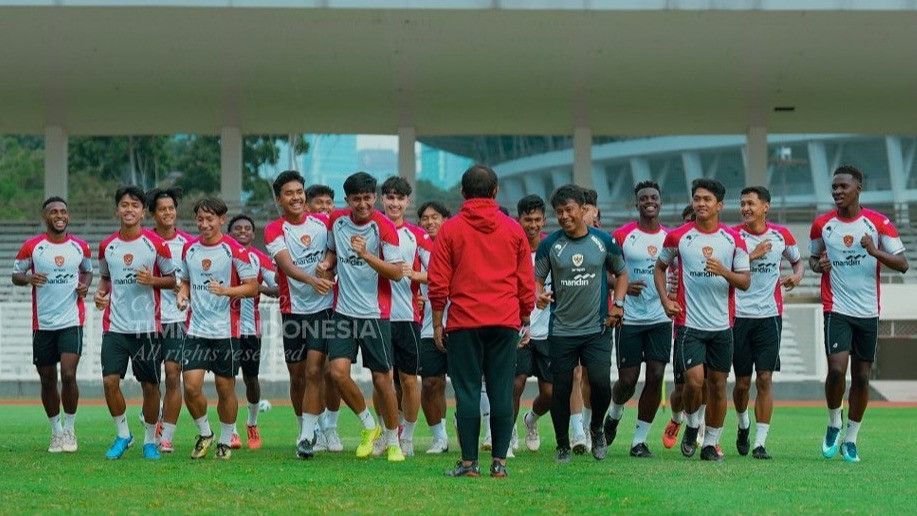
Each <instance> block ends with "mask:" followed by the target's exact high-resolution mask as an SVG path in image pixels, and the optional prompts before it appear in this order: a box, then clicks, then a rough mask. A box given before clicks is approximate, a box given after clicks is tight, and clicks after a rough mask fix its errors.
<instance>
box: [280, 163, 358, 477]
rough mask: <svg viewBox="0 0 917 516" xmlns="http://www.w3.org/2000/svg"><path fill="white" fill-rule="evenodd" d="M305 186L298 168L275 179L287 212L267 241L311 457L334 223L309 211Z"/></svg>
mask: <svg viewBox="0 0 917 516" xmlns="http://www.w3.org/2000/svg"><path fill="white" fill-rule="evenodd" d="M304 188H305V179H303V177H302V176H301V175H300V174H299V172H296V171H295V170H287V171H285V172H281V173H280V175H278V176H277V178H276V179H275V180H274V184H273V190H274V198H275V200H276V201H277V204H278V205H279V206H280V209H281V211H282V212H283V216H282V217H280V218H279V219H277V220H275V221H273V222H271V223H270V224H268V225H267V226H266V227H265V228H264V244H265V247H266V248H267V251H268V253H269V254H270V255H271V256H272V257H273V258H274V261H275V262H276V263H277V277H276V280H277V284H278V285H279V287H280V314H281V319H282V321H283V325H282V327H283V350H284V360H285V362H286V364H287V371H288V372H289V373H290V401H291V402H292V404H293V412H294V414H295V415H296V418H297V419H298V421H299V436H298V437H297V439H296V456H297V457H299V458H300V459H311V458H312V457H313V456H314V455H315V449H314V448H315V441H316V435H315V425H316V423H317V422H318V419H319V416H320V415H321V413H322V406H323V399H322V381H323V380H322V370H323V368H324V365H325V357H326V355H327V354H328V345H327V339H326V335H325V326H324V325H325V323H327V322H328V321H330V320H331V307H332V304H333V302H334V294H333V292H332V290H333V289H334V282H333V281H331V279H329V278H324V277H320V276H319V274H318V272H317V271H316V268H317V266H318V264H319V263H320V262H321V261H322V260H323V259H324V258H325V252H326V251H325V249H326V248H327V243H328V230H329V229H330V227H331V226H330V225H329V220H328V217H326V216H325V214H324V213H321V212H313V213H309V212H307V209H306V208H307V205H306V194H305V190H304ZM335 389H336V388H335ZM334 436H335V437H336V436H337V432H335V433H334ZM328 444H329V446H328V448H329V450H331V451H341V450H343V446H342V445H341V442H340V440H339V439H337V440H335V441H333V442H332V440H331V439H330V437H329V439H328ZM332 446H334V447H332Z"/></svg>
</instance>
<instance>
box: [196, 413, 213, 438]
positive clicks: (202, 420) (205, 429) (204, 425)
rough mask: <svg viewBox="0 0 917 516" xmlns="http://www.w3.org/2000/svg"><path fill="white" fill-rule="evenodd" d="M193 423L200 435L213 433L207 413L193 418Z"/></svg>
mask: <svg viewBox="0 0 917 516" xmlns="http://www.w3.org/2000/svg"><path fill="white" fill-rule="evenodd" d="M194 424H195V425H197V432H198V433H199V434H201V435H202V436H205V437H206V436H208V435H213V430H211V429H210V421H208V420H207V414H204V415H203V416H201V417H199V418H197V419H195V420H194Z"/></svg>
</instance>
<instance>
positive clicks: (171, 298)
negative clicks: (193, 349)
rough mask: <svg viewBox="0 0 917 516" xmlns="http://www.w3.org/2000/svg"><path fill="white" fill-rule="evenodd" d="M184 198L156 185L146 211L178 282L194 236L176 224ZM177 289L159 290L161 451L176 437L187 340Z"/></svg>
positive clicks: (149, 194)
mask: <svg viewBox="0 0 917 516" xmlns="http://www.w3.org/2000/svg"><path fill="white" fill-rule="evenodd" d="M181 198H182V190H181V189H180V188H167V189H165V190H162V189H159V188H154V189H153V190H150V191H149V192H147V193H146V202H147V210H148V212H149V213H150V215H151V216H152V217H153V221H154V222H156V227H155V228H153V232H154V233H156V235H157V236H158V237H160V238H162V239H163V241H165V243H166V245H168V246H169V252H171V253H172V257H173V260H172V264H173V265H174V266H175V271H176V283H177V282H178V281H180V278H181V254H182V250H184V248H185V244H187V243H188V242H190V241H191V240H193V239H194V237H192V236H191V235H189V234H188V233H185V232H184V231H182V230H180V229H178V228H176V227H175V221H176V219H177V218H178V201H179V200H180V199H181ZM177 290H178V289H177V288H172V289H162V290H160V291H159V308H160V311H161V313H162V335H161V338H160V339H159V344H160V350H161V354H162V356H161V357H160V360H162V361H163V363H164V366H165V372H166V393H165V395H164V396H163V400H162V435H161V436H160V438H159V451H160V452H161V453H172V452H173V451H174V449H175V448H174V446H173V445H172V441H173V439H174V438H175V425H176V423H177V422H178V414H179V413H180V412H181V404H182V399H181V398H182V394H181V367H182V359H181V350H182V345H183V344H184V342H185V324H187V319H188V315H187V314H186V313H185V311H184V310H179V309H178V306H177V305H176V302H175V294H176V291H177Z"/></svg>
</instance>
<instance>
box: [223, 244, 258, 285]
mask: <svg viewBox="0 0 917 516" xmlns="http://www.w3.org/2000/svg"><path fill="white" fill-rule="evenodd" d="M229 247H230V248H231V249H232V266H233V267H235V269H236V274H238V275H239V279H240V280H246V279H255V278H257V277H258V272H257V270H255V268H254V267H253V266H252V263H251V260H250V259H249V257H248V253H246V252H245V249H242V248H241V247H238V246H234V245H230V246H229Z"/></svg>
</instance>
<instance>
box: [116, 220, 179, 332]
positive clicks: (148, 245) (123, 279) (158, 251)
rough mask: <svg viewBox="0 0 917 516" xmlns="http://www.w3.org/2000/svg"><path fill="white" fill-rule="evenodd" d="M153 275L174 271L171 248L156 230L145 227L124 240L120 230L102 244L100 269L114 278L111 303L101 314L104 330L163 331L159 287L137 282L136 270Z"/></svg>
mask: <svg viewBox="0 0 917 516" xmlns="http://www.w3.org/2000/svg"><path fill="white" fill-rule="evenodd" d="M143 269H148V270H150V271H151V272H152V274H153V276H170V275H173V274H175V265H174V262H173V260H172V251H171V250H170V249H169V245H168V244H166V242H165V241H164V240H163V239H162V238H160V237H159V235H157V234H156V233H153V232H152V231H149V230H146V229H144V230H142V231H141V233H140V235H139V236H137V237H135V238H133V239H130V240H125V239H123V238H121V234H120V232H116V233H114V234H113V235H111V236H109V237H108V238H106V239H105V240H103V241H102V243H101V244H99V272H100V274H101V275H102V277H103V278H106V279H109V280H110V281H111V295H110V297H109V301H108V306H107V307H105V311H104V312H103V313H102V330H103V331H106V332H108V331H111V332H115V333H125V334H137V333H152V332H160V331H162V313H161V310H160V303H161V298H160V290H159V289H157V288H153V287H151V286H149V285H141V284H139V283H137V271H140V270H143Z"/></svg>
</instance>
